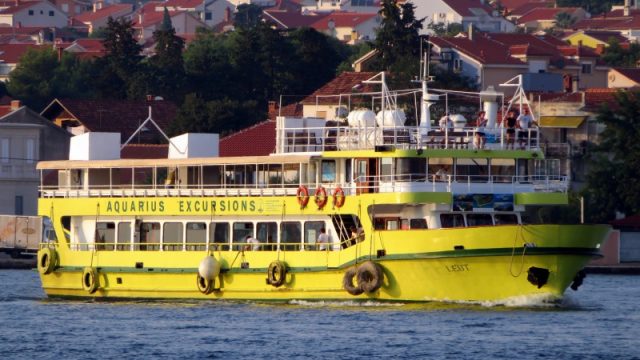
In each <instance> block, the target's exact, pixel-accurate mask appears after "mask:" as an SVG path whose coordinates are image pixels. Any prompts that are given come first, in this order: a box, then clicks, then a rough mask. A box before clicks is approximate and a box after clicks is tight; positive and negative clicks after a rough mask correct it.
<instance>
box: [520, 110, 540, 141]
mask: <svg viewBox="0 0 640 360" xmlns="http://www.w3.org/2000/svg"><path fill="white" fill-rule="evenodd" d="M534 124H535V125H537V123H536V122H535V121H533V117H532V116H531V114H529V109H524V112H523V113H522V114H520V116H518V127H519V128H520V131H519V132H518V142H519V143H520V148H521V149H524V148H525V145H526V144H527V141H528V139H529V128H530V127H532V126H533V125H534Z"/></svg>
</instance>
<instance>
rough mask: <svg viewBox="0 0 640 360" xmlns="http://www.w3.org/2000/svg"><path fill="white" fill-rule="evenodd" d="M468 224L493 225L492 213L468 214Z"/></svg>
mask: <svg viewBox="0 0 640 360" xmlns="http://www.w3.org/2000/svg"><path fill="white" fill-rule="evenodd" d="M467 225H468V226H488V225H493V219H492V218H491V214H467Z"/></svg>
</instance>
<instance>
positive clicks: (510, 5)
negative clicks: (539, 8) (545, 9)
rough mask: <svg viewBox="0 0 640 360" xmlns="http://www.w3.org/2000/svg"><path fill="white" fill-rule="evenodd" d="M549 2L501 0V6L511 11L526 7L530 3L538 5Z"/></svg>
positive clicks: (540, 0) (543, 0)
mask: <svg viewBox="0 0 640 360" xmlns="http://www.w3.org/2000/svg"><path fill="white" fill-rule="evenodd" d="M546 1H548V0H500V4H501V5H502V6H504V7H505V8H506V9H507V10H509V11H511V10H513V9H516V8H519V7H520V6H524V5H526V4H529V3H538V2H546Z"/></svg>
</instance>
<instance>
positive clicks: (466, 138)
mask: <svg viewBox="0 0 640 360" xmlns="http://www.w3.org/2000/svg"><path fill="white" fill-rule="evenodd" d="M276 136H277V139H276V151H277V152H278V153H281V154H282V153H305V152H322V151H340V150H371V149H375V147H376V146H393V147H394V148H395V149H471V150H477V149H487V150H540V133H539V131H538V129H537V128H532V129H526V130H521V129H517V130H516V131H515V133H512V134H509V133H508V131H507V129H505V128H493V129H489V128H476V127H464V128H446V129H433V130H427V129H424V128H420V127H417V126H401V127H371V128H356V127H349V126H323V127H299V128H295V127H294V128H292V127H286V128H285V127H281V128H278V130H277V135H276Z"/></svg>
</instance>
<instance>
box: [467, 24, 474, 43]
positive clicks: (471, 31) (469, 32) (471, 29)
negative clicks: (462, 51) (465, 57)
mask: <svg viewBox="0 0 640 360" xmlns="http://www.w3.org/2000/svg"><path fill="white" fill-rule="evenodd" d="M467 31H468V35H467V37H468V38H469V40H473V24H469V29H467Z"/></svg>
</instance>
